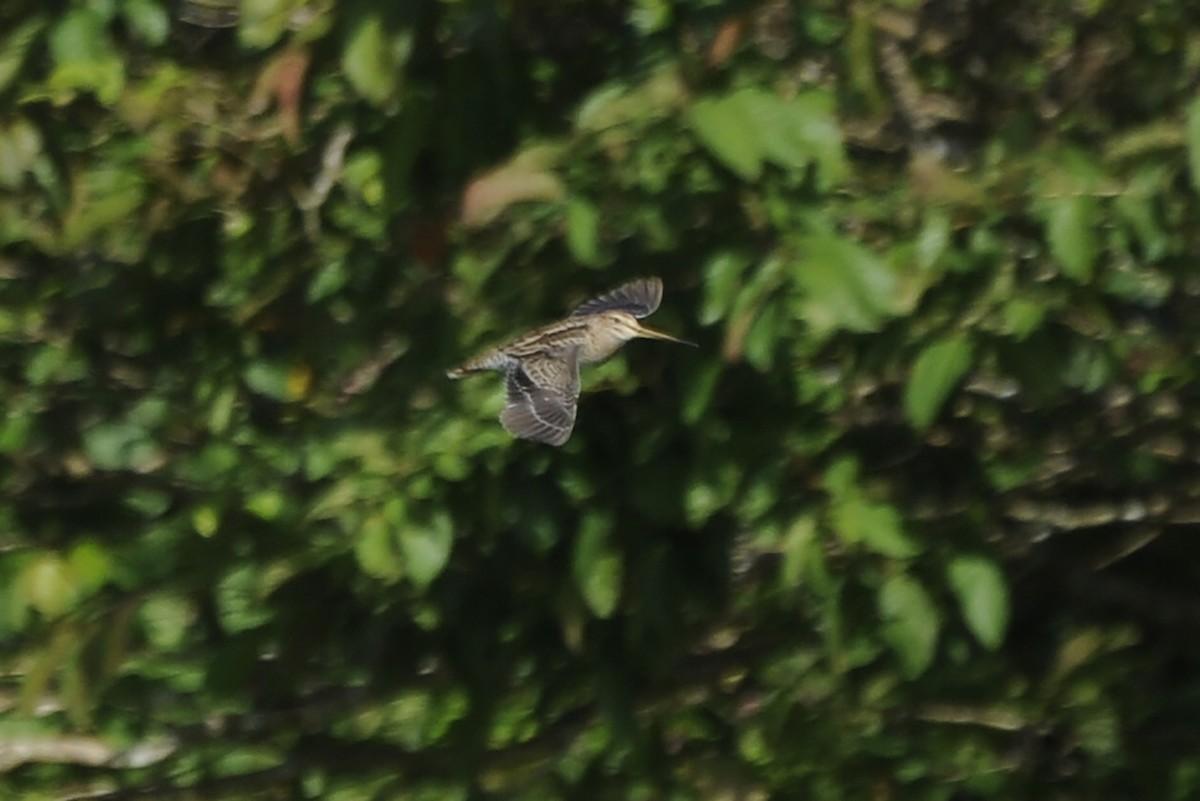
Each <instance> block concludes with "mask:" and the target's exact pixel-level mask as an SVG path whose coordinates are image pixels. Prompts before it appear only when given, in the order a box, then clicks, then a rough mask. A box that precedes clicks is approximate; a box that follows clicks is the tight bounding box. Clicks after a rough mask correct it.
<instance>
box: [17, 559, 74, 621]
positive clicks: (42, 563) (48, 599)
mask: <svg viewBox="0 0 1200 801" xmlns="http://www.w3.org/2000/svg"><path fill="white" fill-rule="evenodd" d="M16 587H17V593H18V595H19V597H20V598H21V600H22V601H23V602H24V603H26V604H28V605H29V606H31V607H33V608H34V609H36V610H38V611H39V612H41V613H42V614H44V615H48V616H50V617H57V616H58V615H61V614H63V613H64V612H66V611H67V610H68V609H70V608H71V606H72V605H73V604H74V603H75V599H76V597H77V596H78V595H79V592H80V589H81V587H80V585H79V579H78V576H77V575H76V573H75V571H74V570H73V569H72V568H71V566H70V564H69V563H68V562H67V561H66V560H64V559H62V558H61V557H60V556H58V554H55V553H50V552H44V553H41V554H39V555H38V556H37V557H35V558H34V559H33V560H32V561H31V562H29V563H28V564H27V565H25V568H24V569H23V570H22V571H21V574H20V576H19V577H18V578H17V584H16Z"/></svg>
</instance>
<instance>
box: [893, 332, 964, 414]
mask: <svg viewBox="0 0 1200 801" xmlns="http://www.w3.org/2000/svg"><path fill="white" fill-rule="evenodd" d="M971 356H972V348H971V343H970V342H969V341H968V340H967V339H966V337H963V336H952V337H947V338H945V339H941V340H939V341H937V342H934V343H933V344H931V345H929V346H928V347H926V348H925V349H924V350H923V351H921V353H920V355H919V356H917V360H916V361H915V362H914V363H913V369H912V374H911V375H910V376H909V378H908V384H907V385H905V387H904V411H905V413H906V414H907V415H908V419H909V421H910V422H911V423H912V424H913V426H914V427H916V428H917V429H918V430H922V431H923V430H925V429H926V428H928V427H929V426H930V424H931V423H933V421H934V419H935V418H936V417H937V415H938V412H939V411H941V409H942V404H944V403H945V402H946V398H947V397H949V395H950V392H951V390H953V389H954V387H955V386H956V385H957V384H958V382H959V381H960V380H961V379H962V377H963V374H964V373H966V371H967V368H969V367H970V366H971Z"/></svg>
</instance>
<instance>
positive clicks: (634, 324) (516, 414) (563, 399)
mask: <svg viewBox="0 0 1200 801" xmlns="http://www.w3.org/2000/svg"><path fill="white" fill-rule="evenodd" d="M662 294H663V285H662V280H661V279H659V278H641V279H638V280H637V281H631V282H629V283H628V284H624V285H622V286H620V287H617V288H616V289H614V290H613V291H611V292H608V293H606V294H603V295H599V296H597V297H594V298H592V299H591V300H588V301H585V302H584V303H582V304H581V305H580V306H579V307H578V308H576V309H575V310H574V311H573V312H571V316H569V317H567V318H566V319H564V320H559V321H558V322H556V323H551V324H550V325H545V326H542V327H541V328H538V329H535V330H533V331H530V332H529V333H528V334H525V335H524V336H520V337H517V338H516V339H514V340H512V341H511V342H507V343H505V344H503V345H500V346H499V347H495V348H492V349H490V350H486V351H484V352H483V353H481V354H479V355H478V356H476V357H475V358H473V359H471V360H470V361H467V362H464V363H463V364H461V365H460V366H458V367H456V368H454V369H453V370H451V371H449V372H448V373H447V374H446V375H448V376H450V377H451V378H462V377H463V376H465V375H469V374H471V373H478V372H483V371H485V370H499V371H501V372H503V373H504V375H505V386H506V388H507V403H506V404H505V407H504V411H502V412H501V413H500V422H501V423H503V424H504V427H505V428H506V429H508V431H509V433H511V434H512V435H513V436H515V437H520V438H522V439H531V440H534V441H536V442H545V443H547V444H549V445H562V444H563V443H564V442H566V441H567V439H568V438H569V437H570V436H571V429H572V428H573V427H574V426H575V408H576V405H577V403H578V401H579V365H581V364H595V363H596V362H602V361H604V360H605V359H607V358H608V357H609V356H611V355H613V353H615V352H616V350H617V348H619V347H621V346H622V345H624V344H625V343H626V342H628V341H629V340H631V339H636V338H638V337H645V338H647V339H664V340H667V341H668V342H678V343H680V344H682V345H693V346H694V343H692V342H686V341H684V340H682V339H677V338H675V337H673V336H671V335H670V334H666V333H663V332H662V331H655V330H654V329H653V328H647V327H646V326H644V325H642V324H641V323H639V322H638V319H640V318H642V317H645V316H647V315H649V314H652V313H653V312H654V310H655V309H657V308H658V306H659V304H660V303H662Z"/></svg>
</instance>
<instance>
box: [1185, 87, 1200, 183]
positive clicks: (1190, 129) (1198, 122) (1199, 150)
mask: <svg viewBox="0 0 1200 801" xmlns="http://www.w3.org/2000/svg"><path fill="white" fill-rule="evenodd" d="M1184 138H1185V140H1186V142H1187V157H1188V167H1189V168H1190V169H1191V173H1192V188H1193V189H1195V190H1196V191H1198V192H1200V97H1197V98H1195V99H1194V100H1192V102H1191V103H1188V106H1187V118H1186V122H1185V129H1184Z"/></svg>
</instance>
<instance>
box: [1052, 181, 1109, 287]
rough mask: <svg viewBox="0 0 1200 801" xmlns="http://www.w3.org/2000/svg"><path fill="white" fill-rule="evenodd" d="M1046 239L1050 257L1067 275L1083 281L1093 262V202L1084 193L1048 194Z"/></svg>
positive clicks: (1094, 253)
mask: <svg viewBox="0 0 1200 801" xmlns="http://www.w3.org/2000/svg"><path fill="white" fill-rule="evenodd" d="M1044 202H1045V205H1046V213H1045V216H1046V239H1047V241H1048V243H1049V245H1050V253H1051V255H1053V256H1054V260H1055V261H1056V262H1058V264H1059V266H1060V267H1062V268H1063V272H1065V273H1066V274H1067V275H1068V276H1070V277H1071V278H1074V279H1075V280H1076V281H1079V282H1081V283H1082V282H1085V281H1088V280H1089V279H1090V278H1091V277H1092V269H1093V266H1094V265H1095V262H1096V250H1097V245H1096V234H1095V231H1096V224H1097V222H1096V217H1097V209H1096V202H1095V200H1094V199H1093V198H1091V197H1088V196H1086V195H1071V196H1067V197H1055V198H1049V199H1047V200H1046V201H1044Z"/></svg>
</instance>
